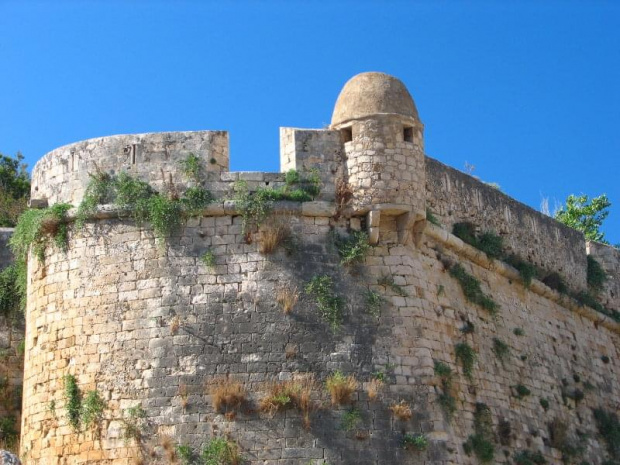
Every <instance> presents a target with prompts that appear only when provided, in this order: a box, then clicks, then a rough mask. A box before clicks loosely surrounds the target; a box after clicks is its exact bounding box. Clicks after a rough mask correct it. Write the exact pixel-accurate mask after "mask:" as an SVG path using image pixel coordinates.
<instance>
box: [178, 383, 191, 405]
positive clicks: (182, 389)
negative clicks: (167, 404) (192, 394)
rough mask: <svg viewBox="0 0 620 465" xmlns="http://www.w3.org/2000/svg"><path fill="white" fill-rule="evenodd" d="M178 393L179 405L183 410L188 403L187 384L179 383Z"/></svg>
mask: <svg viewBox="0 0 620 465" xmlns="http://www.w3.org/2000/svg"><path fill="white" fill-rule="evenodd" d="M178 394H179V397H180V398H181V407H183V410H185V409H186V408H187V404H188V403H189V400H188V393H187V384H185V383H180V384H179V392H178Z"/></svg>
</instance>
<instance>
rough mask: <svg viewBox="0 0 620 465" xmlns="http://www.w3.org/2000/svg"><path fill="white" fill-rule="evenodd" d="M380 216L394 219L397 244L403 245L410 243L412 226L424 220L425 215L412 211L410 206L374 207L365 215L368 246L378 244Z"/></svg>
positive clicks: (379, 205)
mask: <svg viewBox="0 0 620 465" xmlns="http://www.w3.org/2000/svg"><path fill="white" fill-rule="evenodd" d="M381 215H385V216H395V217H396V228H397V231H398V243H399V244H403V245H404V244H408V243H409V242H411V239H412V236H413V234H412V233H413V232H414V231H415V227H414V225H415V224H416V223H418V222H419V221H421V220H423V219H425V218H426V213H424V212H417V211H413V210H412V208H411V206H410V205H400V204H394V203H384V204H378V205H374V206H373V208H372V210H370V211H369V212H368V213H366V223H367V225H368V242H369V243H370V245H377V244H378V243H379V232H380V231H379V229H380V224H381Z"/></svg>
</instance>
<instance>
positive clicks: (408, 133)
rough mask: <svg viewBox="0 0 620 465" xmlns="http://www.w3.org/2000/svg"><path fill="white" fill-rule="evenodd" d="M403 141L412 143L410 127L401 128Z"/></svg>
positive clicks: (411, 128)
mask: <svg viewBox="0 0 620 465" xmlns="http://www.w3.org/2000/svg"><path fill="white" fill-rule="evenodd" d="M403 140H404V141H405V142H413V127H411V126H404V127H403Z"/></svg>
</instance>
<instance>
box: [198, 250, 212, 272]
mask: <svg viewBox="0 0 620 465" xmlns="http://www.w3.org/2000/svg"><path fill="white" fill-rule="evenodd" d="M200 261H201V262H202V263H204V265H205V266H206V267H207V268H209V269H211V270H212V269H213V268H215V254H214V253H213V250H212V249H207V250H206V251H205V253H203V254H202V255H201V256H200Z"/></svg>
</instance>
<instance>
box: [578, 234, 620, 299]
mask: <svg viewBox="0 0 620 465" xmlns="http://www.w3.org/2000/svg"><path fill="white" fill-rule="evenodd" d="M586 247H587V252H588V255H591V256H592V257H594V258H595V259H596V260H597V261H598V262H599V263H600V265H601V266H602V267H603V270H605V273H606V274H607V280H606V281H605V284H604V285H603V289H602V290H601V292H600V293H599V294H598V297H599V298H600V300H601V303H602V304H603V306H606V307H608V308H614V309H620V250H618V249H616V248H615V247H612V246H610V245H607V244H601V243H600V242H593V241H588V242H587V243H586Z"/></svg>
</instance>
